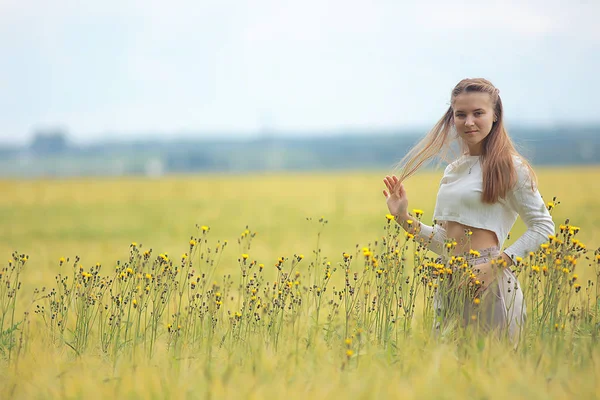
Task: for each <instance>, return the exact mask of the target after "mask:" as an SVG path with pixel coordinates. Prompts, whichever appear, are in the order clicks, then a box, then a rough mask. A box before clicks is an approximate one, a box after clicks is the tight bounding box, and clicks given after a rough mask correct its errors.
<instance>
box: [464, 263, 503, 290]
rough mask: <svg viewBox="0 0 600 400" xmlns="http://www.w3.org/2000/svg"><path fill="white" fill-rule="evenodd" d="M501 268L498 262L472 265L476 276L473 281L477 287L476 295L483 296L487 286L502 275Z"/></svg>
mask: <svg viewBox="0 0 600 400" xmlns="http://www.w3.org/2000/svg"><path fill="white" fill-rule="evenodd" d="M500 268H501V267H499V266H498V264H492V263H491V262H487V263H484V264H479V265H475V266H473V267H472V270H473V274H474V275H475V278H473V279H472V280H471V282H472V283H473V284H474V287H475V297H481V295H482V294H483V293H484V292H485V291H486V290H487V288H488V287H490V285H491V284H492V283H494V282H495V281H496V279H497V278H498V276H499V275H500Z"/></svg>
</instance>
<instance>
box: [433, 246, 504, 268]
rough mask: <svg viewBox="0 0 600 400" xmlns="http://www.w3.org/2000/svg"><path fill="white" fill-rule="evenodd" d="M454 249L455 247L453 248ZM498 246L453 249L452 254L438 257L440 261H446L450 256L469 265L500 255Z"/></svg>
mask: <svg viewBox="0 0 600 400" xmlns="http://www.w3.org/2000/svg"><path fill="white" fill-rule="evenodd" d="M455 250H456V249H455ZM500 253H501V251H500V247H499V246H489V247H485V248H479V249H469V250H467V251H460V250H459V251H454V252H453V253H452V254H448V255H443V256H442V257H440V260H439V261H441V262H447V261H448V260H450V259H451V258H454V259H462V260H464V261H465V262H467V263H468V264H470V265H479V264H485V263H488V262H491V261H492V260H494V259H497V258H498V257H500Z"/></svg>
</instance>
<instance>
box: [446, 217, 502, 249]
mask: <svg viewBox="0 0 600 400" xmlns="http://www.w3.org/2000/svg"><path fill="white" fill-rule="evenodd" d="M441 225H442V226H443V227H445V228H446V237H447V238H448V239H454V240H455V241H456V243H457V245H456V247H455V248H454V254H455V255H458V254H464V253H468V252H469V250H471V249H472V250H483V249H487V248H490V247H494V246H498V239H497V238H496V234H495V233H494V232H492V231H489V230H487V229H480V228H473V227H471V226H467V225H463V224H461V223H459V222H454V221H443V222H441ZM469 232H472V233H471V234H470V235H469V234H468V233H469Z"/></svg>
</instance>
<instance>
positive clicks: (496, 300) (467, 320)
mask: <svg viewBox="0 0 600 400" xmlns="http://www.w3.org/2000/svg"><path fill="white" fill-rule="evenodd" d="M480 254H481V255H480V256H479V257H475V258H473V257H472V258H470V259H468V263H469V265H470V266H471V267H473V268H474V267H475V266H476V265H479V264H484V263H487V262H489V261H491V260H492V259H495V258H497V257H498V256H499V255H500V250H499V248H498V247H491V248H489V249H485V250H482V251H480ZM444 303H445V302H444V301H443V299H441V297H440V295H439V293H438V292H437V291H436V293H435V294H434V299H433V307H434V310H435V312H436V317H439V316H441V315H443V314H444V313H443V311H444V310H443V307H444ZM526 315H527V313H526V309H525V300H524V297H523V291H522V290H521V285H520V283H519V281H518V279H517V277H516V276H515V275H514V273H513V272H512V271H511V270H510V268H503V269H502V271H501V273H500V275H499V276H498V277H497V278H496V280H495V281H494V282H492V283H491V284H490V285H489V286H488V287H487V289H486V290H485V291H484V292H483V293H482V294H481V295H480V302H479V304H475V302H474V301H465V303H464V307H463V311H462V318H461V316H457V317H458V318H459V319H462V323H463V326H465V327H466V326H475V327H476V328H477V329H479V330H480V331H483V332H496V333H498V334H500V335H503V336H507V337H508V338H509V339H510V341H511V342H513V343H515V344H516V343H517V342H518V340H519V337H520V334H521V331H522V329H523V326H524V324H525V319H526ZM444 322H445V321H441V322H440V319H439V318H436V319H435V322H434V326H433V329H434V333H435V334H438V333H439V330H440V329H442V327H443V325H444ZM457 322H458V321H457Z"/></svg>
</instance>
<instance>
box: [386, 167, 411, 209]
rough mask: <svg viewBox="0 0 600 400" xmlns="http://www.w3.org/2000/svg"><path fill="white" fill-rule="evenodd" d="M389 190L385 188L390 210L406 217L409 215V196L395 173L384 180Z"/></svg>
mask: <svg viewBox="0 0 600 400" xmlns="http://www.w3.org/2000/svg"><path fill="white" fill-rule="evenodd" d="M383 183H385V186H386V187H387V190H385V189H384V191H383V195H384V196H385V199H386V203H387V206H388V210H390V214H392V215H395V216H400V217H404V216H407V215H408V197H407V195H406V189H404V185H403V184H402V183H401V182H400V181H399V180H398V178H397V177H396V176H395V175H392V176H391V177H390V176H386V177H385V179H384V180H383Z"/></svg>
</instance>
